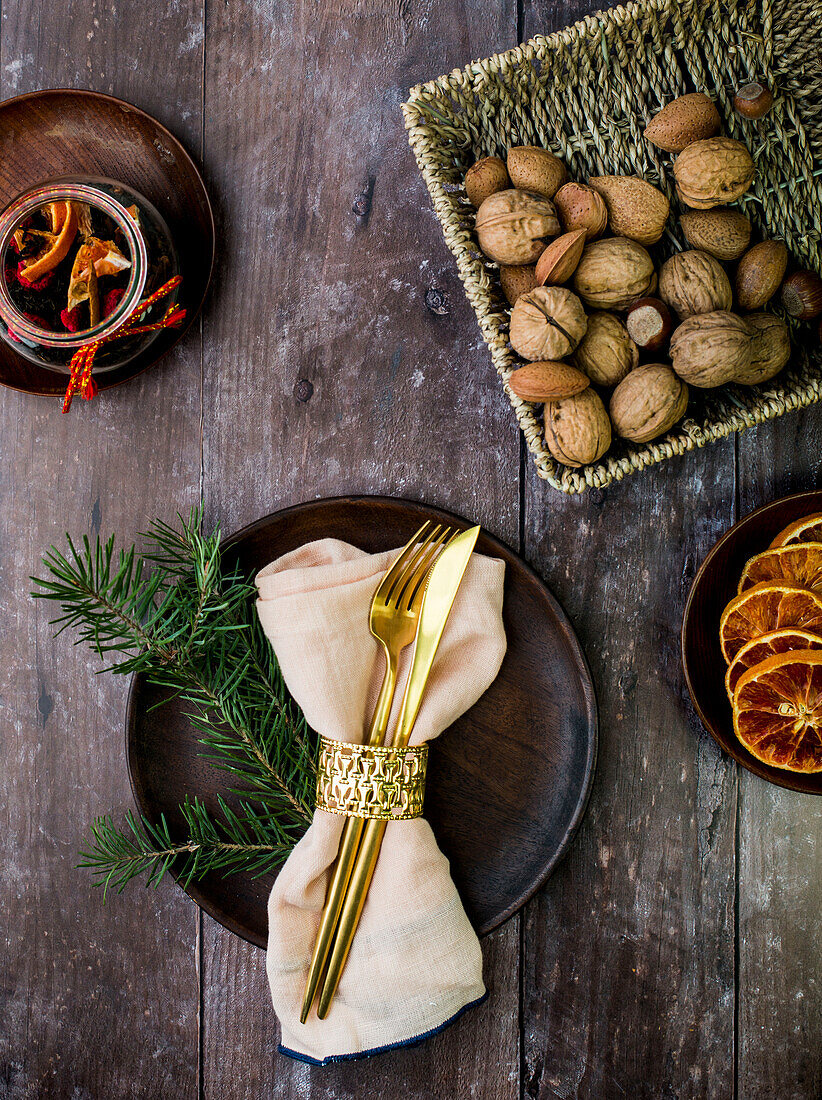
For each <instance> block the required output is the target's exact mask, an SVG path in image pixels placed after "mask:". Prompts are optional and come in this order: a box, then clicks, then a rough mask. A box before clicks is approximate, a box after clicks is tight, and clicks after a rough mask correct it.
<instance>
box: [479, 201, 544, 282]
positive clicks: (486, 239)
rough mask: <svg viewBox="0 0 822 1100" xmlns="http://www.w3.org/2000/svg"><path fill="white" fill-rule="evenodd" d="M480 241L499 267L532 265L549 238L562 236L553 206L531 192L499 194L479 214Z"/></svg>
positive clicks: (486, 202)
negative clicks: (500, 265)
mask: <svg viewBox="0 0 822 1100" xmlns="http://www.w3.org/2000/svg"><path fill="white" fill-rule="evenodd" d="M476 224H477V237H478V239H479V245H480V248H481V249H482V251H483V252H484V253H485V255H486V256H488V258H489V259H491V260H496V261H497V263H499V264H532V263H535V262H536V261H537V260H538V259H539V257H540V255H541V254H542V252H543V251H544V249H545V244H546V238H550V237H556V236H557V234H558V233H559V220H558V219H557V213H556V210H555V209H554V204H553V203H552V202H549V200H548V199H546V198H544V197H543V196H542V195H532V194H531V193H530V192H529V191H518V190H517V189H516V188H511V189H509V190H508V191H497V192H495V193H494V194H493V195H489V196H488V198H487V199H486V200H485V201H484V202H483V204H482V206H481V207H480V208H479V210H478V211H477V223H476Z"/></svg>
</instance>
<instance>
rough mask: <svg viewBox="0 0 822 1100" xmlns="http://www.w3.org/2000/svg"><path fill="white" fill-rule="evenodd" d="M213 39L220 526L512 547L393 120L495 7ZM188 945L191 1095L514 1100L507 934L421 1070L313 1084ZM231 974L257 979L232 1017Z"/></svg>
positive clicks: (219, 962)
mask: <svg viewBox="0 0 822 1100" xmlns="http://www.w3.org/2000/svg"><path fill="white" fill-rule="evenodd" d="M208 27H209V33H208V36H207V42H206V103H205V109H206V119H207V122H206V131H205V161H206V166H207V171H208V176H209V178H210V179H211V180H212V181H213V184H214V186H213V191H214V192H215V194H217V195H218V196H219V198H218V207H220V204H222V205H221V207H220V216H219V219H218V221H219V230H218V235H219V237H220V239H221V240H222V242H223V253H222V264H221V266H220V271H219V274H218V279H217V286H216V288H215V300H217V302H218V304H217V306H216V308H215V309H214V310H213V311H211V313H210V314H209V316H208V317H207V318H206V320H205V346H206V360H205V374H204V378H205V401H206V407H207V408H208V409H209V416H208V419H207V421H206V425H205V436H204V487H205V495H206V500H207V502H208V505H209V507H210V509H211V514H212V515H213V516H214V518H215V519H218V520H219V521H220V522H221V523H222V524H223V527H224V529H225V530H231V529H233V528H236V527H238V526H241V525H243V524H245V523H247V522H249V521H251V520H254V519H256V518H258V517H259V516H260V515H262V514H265V513H266V512H268V511H271V510H272V509H273V508H277V507H283V506H285V505H288V504H291V503H297V502H299V501H302V500H307V499H311V498H312V497H318V496H328V495H333V494H338V493H343V492H359V491H367V492H383V493H388V494H400V495H403V496H407V497H411V498H414V497H419V498H421V499H425V500H426V501H427V502H428V503H432V504H440V505H443V506H445V507H448V506H449V505H456V504H457V503H458V504H459V509H460V512H461V513H462V514H464V515H467V516H470V517H472V518H475V519H476V520H477V521H478V522H482V523H484V524H485V525H486V526H487V527H488V528H489V529H490V530H491V531H492V532H493V533H495V534H498V535H500V536H501V537H502V538H504V539H506V540H507V541H508V542H509V543H511V544H513V545H514V546H516V545H517V532H518V520H519V507H518V469H519V440H518V436H517V432H516V428H515V422H514V418H513V416H512V414H511V412H510V410H509V409H508V408H506V407H505V405H506V403H505V402H503V401H500V400H499V398H500V394H499V389H498V382H497V378H496V375H495V373H494V371H493V369H492V367H491V364H490V362H489V359H488V356H487V352H486V350H485V347H484V344H483V343H482V340H481V337H480V334H479V332H478V330H477V327H476V323H475V322H474V320H473V315H472V314H471V311H470V309H469V307H468V304H467V302H466V300H465V296H464V293H463V291H462V288H461V285H460V283H459V279H458V277H457V274H456V271H455V270H454V267H453V264H452V262H451V257H450V254H449V253H448V251H447V249H446V247H445V244H444V242H443V241H442V237H441V234H440V231H439V227H438V223H437V222H436V219H435V216H434V213H433V210H432V209H431V206H430V203H429V200H428V198H427V194H426V192H425V189H424V187H423V185H422V182H421V181H420V179H419V177H418V174H417V171H416V168H415V165H414V161H413V157H412V155H411V152H410V149H409V147H408V143H407V140H406V137H405V133H404V130H403V125H402V116H401V113H400V110H399V106H400V103H401V102H402V100H403V99H404V98H405V96H406V93H407V89H408V87H409V85H411V84H412V83H415V82H416V81H418V80H422V79H425V78H427V77H428V76H430V75H433V74H435V73H439V72H442V71H446V70H447V69H449V68H451V67H453V66H454V65H456V64H457V63H464V61H465V60H467V58H468V57H470V56H471V55H475V56H480V55H482V54H484V53H487V52H489V51H490V50H492V49H495V48H499V47H501V46H509V45H511V44H513V40H514V32H515V9H514V6H513V4H510V3H505V4H503V5H491V4H487V3H485V2H481V3H471V4H469V5H468V6H466V7H465V8H460V7H456V6H455V5H453V4H452V3H448V2H446V0H437V2H435V3H417V2H410V3H393V2H392V3H388V4H382V5H372V4H367V3H363V2H353V0H345V2H344V3H342V4H322V5H317V4H310V3H294V4H287V5H275V4H269V3H258V2H250V0H234V2H232V3H230V4H228V5H225V6H224V5H215V6H214V8H213V9H212V8H210V9H209V23H208ZM229 41H230V42H231V43H232V47H231V49H226V48H225V45H226V43H227V42H229ZM238 181H241V185H240V186H238ZM249 319H250V323H249ZM306 397H307V400H306ZM301 398H302V399H301ZM204 933H205V935H204V946H205V969H204V987H203V1011H204V1033H203V1064H204V1077H205V1081H206V1082H207V1095H211V1096H220V1097H223V1096H225V1097H232V1098H233V1097H246V1096H247V1097H256V1096H259V1095H260V1087H261V1083H262V1087H263V1089H264V1090H265V1087H266V1082H267V1083H268V1088H269V1089H270V1090H271V1091H272V1094H274V1095H276V1096H278V1097H283V1098H285V1097H302V1096H305V1095H311V1096H317V1097H319V1096H328V1097H331V1096H341V1097H342V1096H390V1095H392V1094H394V1093H395V1091H396V1089H397V1087H399V1083H400V1082H401V1083H402V1084H401V1088H402V1094H403V1095H404V1096H406V1097H409V1098H415V1097H431V1096H435V1095H441V1096H447V1095H450V1094H451V1091H452V1090H457V1089H458V1090H459V1094H461V1095H470V1094H471V1093H474V1094H475V1095H478V1096H479V1095H481V1096H482V1097H483V1098H484V1100H498V1098H499V1100H502V1098H504V1100H512V1098H513V1097H516V1096H517V1095H518V1092H519V1073H518V1057H519V1054H518V1051H519V1014H518V1011H517V995H518V994H517V989H518V972H519V932H518V923H517V921H516V920H514V921H512V922H511V923H510V924H509V925H507V926H506V927H505V929H504V930H502V931H501V932H500V933H498V934H496V935H495V936H494V937H492V940H491V942H489V941H485V947H484V950H485V954H486V982H487V984H488V985H489V986H490V987H491V988H492V990H493V995H492V1001H491V1003H490V1004H489V1005H487V1006H485V1007H483V1008H482V1009H481V1011H479V1012H476V1013H469V1014H468V1015H467V1016H466V1017H465V1018H464V1019H463V1020H461V1021H460V1022H459V1023H458V1024H456V1025H455V1026H454V1027H452V1028H449V1029H447V1030H446V1031H445V1032H444V1033H442V1034H441V1035H439V1036H437V1037H436V1038H435V1039H433V1040H431V1041H430V1042H428V1043H426V1044H425V1046H424V1047H422V1048H420V1049H419V1050H408V1051H398V1052H395V1053H392V1054H388V1055H385V1056H382V1057H380V1058H378V1059H372V1060H370V1061H368V1062H360V1063H356V1064H351V1065H343V1066H333V1067H327V1068H326V1069H323V1070H320V1071H313V1072H312V1071H308V1070H306V1068H305V1066H302V1065H300V1064H298V1063H292V1062H289V1061H288V1060H287V1059H284V1058H276V1059H275V1060H273V1061H272V1059H271V1055H270V1052H271V1050H272V1049H273V1047H274V1043H275V1039H276V1036H275V1034H274V1033H273V1032H272V1030H271V1028H270V1017H271V1010H270V1007H269V1005H268V1003H267V1002H268V991H267V988H266V986H265V982H264V981H263V980H262V978H261V973H262V967H263V959H262V955H261V954H257V955H254V956H250V955H249V952H248V950H247V949H246V948H244V947H240V946H238V945H237V943H236V941H235V940H234V939H233V937H231V936H229V935H227V934H226V933H224V932H222V931H220V930H219V929H217V928H216V927H214V926H213V925H211V924H206V926H205V929H204ZM238 965H245V966H246V967H250V966H254V967H256V968H257V969H258V973H257V974H256V975H255V976H253V978H252V977H250V976H247V980H248V981H249V989H248V998H247V1000H246V1001H245V1003H244V1007H243V1011H242V1012H241V1013H237V1012H234V1011H232V1007H231V1002H230V1000H229V998H228V991H229V989H230V987H231V983H232V982H233V981H234V980H236V968H237V966H238ZM260 1050H265V1051H266V1054H265V1055H264V1056H263V1060H262V1061H260V1053H259V1052H260ZM489 1050H491V1051H493V1052H494V1053H493V1055H490V1056H489ZM512 1075H513V1076H512ZM457 1083H458V1084H457Z"/></svg>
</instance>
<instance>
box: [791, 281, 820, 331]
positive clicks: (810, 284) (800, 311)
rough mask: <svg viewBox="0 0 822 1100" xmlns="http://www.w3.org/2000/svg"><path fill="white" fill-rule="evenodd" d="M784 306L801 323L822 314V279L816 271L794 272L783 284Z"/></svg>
mask: <svg viewBox="0 0 822 1100" xmlns="http://www.w3.org/2000/svg"><path fill="white" fill-rule="evenodd" d="M782 305H783V306H784V307H785V309H786V310H787V311H788V313H790V315H791V317H796V318H797V319H798V320H800V321H812V320H813V318H814V317H818V316H819V314H820V313H822V279H820V278H819V276H818V275H817V274H816V272H815V271H794V272H793V274H792V275H789V276H788V277H787V279H786V280H785V282H784V283H783V284H782Z"/></svg>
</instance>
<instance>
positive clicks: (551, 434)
mask: <svg viewBox="0 0 822 1100" xmlns="http://www.w3.org/2000/svg"><path fill="white" fill-rule="evenodd" d="M544 422H545V445H546V446H547V448H548V450H549V451H550V452H551V454H552V455H553V456H554V458H555V459H556V460H557V462H562V463H563V464H564V465H565V466H574V467H576V466H584V465H586V464H587V463H589V462H596V461H597V459H599V458H602V456H603V455H604V454H605V452H606V451H607V450H608V448H609V447H610V446H611V421H610V419H609V417H608V412H607V410H606V408H605V406H604V405H603V403H602V398H601V397H600V396H599V395H598V394H597V393H595V392H594V390H592V389H587V390H583V391H582V393H578V394H577V395H576V397H566V398H564V399H563V400H561V401H549V402H547V403H546V405H545V414H544Z"/></svg>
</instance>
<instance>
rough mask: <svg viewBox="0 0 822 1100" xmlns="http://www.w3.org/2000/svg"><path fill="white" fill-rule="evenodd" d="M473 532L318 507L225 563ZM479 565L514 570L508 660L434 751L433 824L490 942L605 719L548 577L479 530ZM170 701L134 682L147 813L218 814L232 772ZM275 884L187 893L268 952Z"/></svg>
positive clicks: (587, 765) (565, 819)
mask: <svg viewBox="0 0 822 1100" xmlns="http://www.w3.org/2000/svg"><path fill="white" fill-rule="evenodd" d="M429 518H430V519H434V520H436V521H440V522H441V521H445V522H448V523H453V524H455V525H457V526H459V527H461V528H465V527H468V526H470V525H469V524H468V523H467V522H466V521H465V520H463V519H461V518H459V517H457V516H453V515H451V514H450V513H448V512H443V511H440V510H439V509H437V508H429V507H428V506H427V505H423V504H415V503H412V502H410V501H403V500H392V499H388V498H385V497H348V498H339V499H335V500H321V501H313V502H311V503H308V504H301V505H298V506H297V507H295V508H288V509H286V510H285V511H282V512H276V513H274V514H273V515H270V516H266V518H265V519H261V520H259V521H258V522H257V523H254V524H252V525H251V526H250V527H246V528H245V529H244V530H242V531H239V532H238V533H237V534H235V535H233V536H232V537H231V538H230V539H229V540H228V541H227V543H226V549H227V552H228V553H229V554H230V555H233V556H234V558H235V560H238V561H239V562H240V563H241V565H242V567H243V569H244V570H246V571H247V572H248V573H253V572H255V571H256V570H258V569H260V568H262V566H264V565H266V564H267V563H268V562H270V561H271V560H272V559H273V558H276V557H278V556H279V555H281V554H284V553H286V552H287V551H289V550H294V549H296V548H297V547H298V546H301V545H302V544H303V543H305V542H309V541H311V540H313V539H317V538H326V537H333V538H339V539H345V540H346V541H348V542H351V543H353V544H354V545H356V546H359V547H361V548H362V549H364V550H368V551H371V552H376V551H380V550H387V549H391V548H392V547H395V546H401V545H402V544H403V543H404V542H406V541H407V540H408V539H409V538H410V537H411V535H412V534H413V533H414V531H415V530H416V529H417V528H418V527H419V526H420V524H421V523H422V522H423V520H425V519H429ZM477 550H478V551H479V552H480V553H483V554H489V555H493V556H495V557H499V558H502V559H503V560H504V561H505V563H506V588H505V611H504V616H505V630H506V634H507V637H508V651H507V653H506V656H505V659H504V661H503V665H502V669H501V671H500V673H499V676H498V677H497V679H496V681H495V682H494V684H493V685H492V686H491V687H490V688H489V690H488V691H487V692H486V693H485V695H484V696H483V697H482V699H480V700H479V702H478V703H477V704H476V705H475V706H474V707H472V708H471V710H470V711H468V712H467V713H466V714H464V715H463V716H462V718H460V719H459V721H458V722H456V723H455V724H454V725H453V726H452V727H451V728H450V729H449V730H447V731H446V732H445V733H443V734H442V735H441V736H440V737H439V738H438V739H437V740H436V741H435V742H432V746H431V754H430V759H429V764H428V783H427V791H426V799H425V814H426V817H427V818H428V820H429V821H430V823H431V825H432V827H433V829H434V832H435V834H436V836H437V841H438V842H439V844H440V847H441V848H442V850H443V852H444V853H445V854H446V855H447V856H448V858H449V859H450V861H451V870H452V874H453V877H454V881H455V882H456V884H457V886H458V888H459V891H460V894H461V896H462V899H463V902H464V903H465V907H466V910H467V912H468V915H469V917H470V918H471V920H472V921H473V923H474V926H475V928H476V929H477V931H478V932H479V933H480V934H484V933H486V932H490V931H491V930H492V929H493V928H496V927H497V926H498V925H499V924H501V923H502V922H503V921H505V920H506V919H507V918H508V917H510V916H511V915H512V914H513V913H515V912H516V911H517V909H519V908H520V907H521V906H522V905H524V904H525V902H526V901H527V900H528V899H529V898H530V897H531V896H532V895H533V894H534V893H535V892H536V891H537V890H538V889H539V888H540V886H542V884H543V883H544V882H545V881H546V879H547V878H548V876H549V875H550V874H551V871H552V870H553V868H554V867H555V866H556V864H557V861H558V860H559V859H560V857H561V856H562V855H563V853H564V852H565V850H566V849H567V847H568V845H569V844H570V842H571V839H572V838H573V836H574V833H575V832H576V829H577V827H578V826H579V823H580V821H581V819H582V816H583V813H584V811H585V806H586V803H587V801H588V794H589V792H590V789H591V783H592V780H593V775H594V766H595V761H596V750H597V715H596V703H595V698H594V689H593V685H592V683H591V677H590V673H589V671H588V666H587V663H586V661H585V657H584V654H583V653H582V650H581V648H580V645H579V642H578V641H577V639H576V636H575V635H574V632H573V629H572V628H571V625H570V624H569V622H568V620H567V619H566V617H565V614H564V613H563V611H562V609H561V608H560V606H559V605H558V604H557V602H556V600H555V599H554V598H553V596H552V595H551V593H550V592H549V591H548V589H547V588H546V587H545V585H544V584H543V582H542V581H541V580H540V578H539V577H538V576H537V575H536V574H535V573H534V572H533V571H532V570H531V569H530V568H529V567H528V566H527V565H526V564H525V563H524V562H523V561H522V560H521V559H520V558H519V557H517V555H516V554H514V553H513V551H511V550H509V549H508V547H507V546H505V545H504V544H503V543H501V542H499V541H498V540H497V539H495V538H493V537H492V536H491V535H488V534H486V533H485V532H483V533H482V534H481V535H480V539H479V542H478V545H477ZM161 697H162V693H161V692H160V691H159V690H158V689H156V688H153V687H151V686H150V685H148V684H147V683H146V682H145V680H144V678H142V677H140V676H138V677H135V679H134V680H133V682H132V686H131V692H130V695H129V702H128V715H127V721H126V750H127V756H128V767H129V775H130V777H131V785H132V790H133V792H134V797H135V800H136V802H137V805H138V806H139V808H140V810H141V811H142V812H143V813H145V814H146V815H147V816H148V817H149V818H150V819H151V820H153V821H156V820H157V819H158V818H159V815H160V814H161V813H164V814H165V815H166V818H167V819H168V821H169V822H170V823H172V824H179V821H180V818H179V814H178V813H177V809H176V807H177V806H178V805H179V803H180V802H181V801H182V800H183V799H184V797H185V795H186V794H188V795H191V796H194V795H197V796H198V797H200V798H202V799H203V800H204V801H205V802H206V803H207V804H209V805H210V806H212V807H213V806H214V803H215V799H216V796H217V795H218V794H219V793H225V790H224V787H223V786H221V784H224V783H225V780H226V777H225V775H224V774H223V773H221V772H220V771H218V770H216V769H215V768H213V767H211V766H209V765H208V764H207V763H206V762H205V761H204V760H203V759H202V757H201V756H199V755H198V753H199V750H200V748H201V747H200V746H199V745H198V743H197V740H196V737H195V735H194V732H193V730H192V729H191V726H190V725H189V723H188V722H187V720H186V719H185V717H184V715H183V714H182V713H181V708H180V707H179V706H178V705H177V704H176V703H175V702H169V703H168V704H166V705H163V706H160V707H158V708H156V709H152V708H153V707H154V704H155V703H157V702H158V701H159V700H160V699H161ZM272 882H273V878H272V877H271V876H268V877H266V878H260V879H256V880H255V879H252V878H250V877H248V876H246V875H234V876H232V877H229V878H225V879H221V878H219V877H216V876H210V877H209V878H207V879H205V880H203V881H201V882H199V883H196V884H194V885H192V886H191V887H189V889H188V893H189V894H190V895H191V897H192V898H193V899H194V900H195V901H196V902H197V903H198V905H200V906H202V908H203V909H204V910H205V911H206V912H207V913H209V914H210V915H211V916H212V917H214V918H215V920H218V921H219V922H220V923H221V924H223V925H224V926H225V927H226V928H228V929H230V930H231V931H232V932H236V933H237V935H239V936H242V937H243V938H244V939H247V940H249V941H250V942H252V943H255V944H259V945H260V946H263V945H264V944H265V942H266V934H267V918H266V901H267V898H268V894H269V891H270V889H271V884H272Z"/></svg>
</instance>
